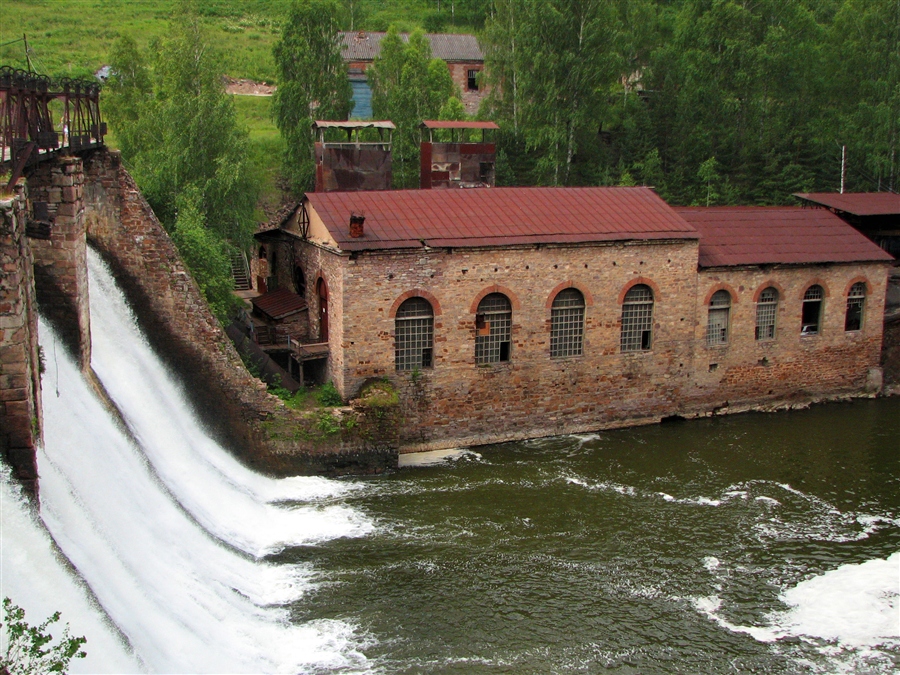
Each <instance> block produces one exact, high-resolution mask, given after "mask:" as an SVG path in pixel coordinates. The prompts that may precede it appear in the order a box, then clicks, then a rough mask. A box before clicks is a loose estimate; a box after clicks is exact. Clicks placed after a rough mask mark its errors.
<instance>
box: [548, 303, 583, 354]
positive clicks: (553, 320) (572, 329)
mask: <svg viewBox="0 0 900 675" xmlns="http://www.w3.org/2000/svg"><path fill="white" fill-rule="evenodd" d="M583 343H584V296H583V295H582V294H581V291H579V290H578V289H577V288H567V289H565V290H562V291H560V292H559V293H558V294H557V295H556V297H555V298H554V299H553V306H552V307H551V309H550V356H551V357H554V358H555V357H560V356H581V353H582V346H583Z"/></svg>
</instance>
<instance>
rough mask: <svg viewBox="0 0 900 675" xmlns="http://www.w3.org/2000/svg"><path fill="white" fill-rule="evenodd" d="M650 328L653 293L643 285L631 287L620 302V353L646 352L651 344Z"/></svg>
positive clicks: (651, 324)
mask: <svg viewBox="0 0 900 675" xmlns="http://www.w3.org/2000/svg"><path fill="white" fill-rule="evenodd" d="M652 328H653V291H652V290H651V289H650V287H649V286H647V285H645V284H638V285H637V286H632V287H631V288H630V289H629V290H628V292H627V293H626V294H625V300H624V301H623V302H622V336H621V340H620V345H621V349H622V351H623V352H644V351H648V350H649V349H650V345H651V342H652V337H651V331H652Z"/></svg>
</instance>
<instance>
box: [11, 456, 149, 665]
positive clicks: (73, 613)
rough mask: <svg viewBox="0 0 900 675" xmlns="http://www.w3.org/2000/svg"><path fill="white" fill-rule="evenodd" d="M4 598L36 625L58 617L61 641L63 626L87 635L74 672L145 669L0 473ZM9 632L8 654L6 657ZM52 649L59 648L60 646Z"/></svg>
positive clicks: (72, 632) (56, 634)
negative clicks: (58, 613) (22, 610)
mask: <svg viewBox="0 0 900 675" xmlns="http://www.w3.org/2000/svg"><path fill="white" fill-rule="evenodd" d="M0 529H2V532H3V536H2V538H0V597H4V598H6V597H8V598H10V599H11V600H12V601H13V603H14V604H16V605H18V606H19V607H21V608H22V609H24V610H25V620H26V621H27V622H28V623H29V624H30V625H32V626H34V625H37V624H39V623H41V622H42V621H43V620H44V619H46V618H47V617H49V616H50V615H51V614H53V613H54V612H57V611H58V612H60V613H61V617H60V621H59V623H56V624H52V625H51V626H50V632H51V633H52V634H53V635H54V637H56V638H57V639H58V637H59V635H60V634H61V633H62V631H61V627H62V626H65V625H66V624H69V634H70V635H72V636H73V637H78V636H84V637H86V638H87V643H86V644H85V645H84V647H83V649H84V651H85V652H87V657H86V658H84V659H74V660H73V661H72V663H71V666H70V668H69V672H72V673H133V672H139V671H143V670H144V668H143V666H142V664H141V663H140V661H139V660H138V659H137V658H136V656H135V655H134V653H133V651H132V650H131V648H130V647H129V646H128V645H127V644H125V642H124V641H123V639H122V637H121V635H120V634H119V633H118V631H116V629H115V627H114V626H113V625H112V624H111V623H110V622H109V619H108V618H107V617H106V615H105V614H104V613H103V611H102V610H101V609H100V608H99V607H98V606H97V605H96V603H95V602H94V601H93V599H92V598H91V596H90V592H89V591H88V589H87V588H86V587H85V586H84V584H82V583H80V581H79V580H78V579H77V578H75V577H73V576H72V573H71V571H70V570H69V569H68V568H67V567H66V565H65V563H64V562H63V561H62V560H60V557H59V554H58V552H57V551H56V549H55V548H54V546H53V542H52V540H51V539H50V535H49V534H48V533H47V531H46V530H45V529H44V527H43V525H42V524H41V523H40V522H39V520H38V519H37V517H36V516H35V514H34V512H33V510H32V508H31V507H30V505H29V504H28V502H27V500H26V499H25V498H24V497H23V496H22V494H21V492H20V490H19V488H18V486H15V485H13V484H12V483H11V479H10V477H9V475H8V473H7V471H6V470H3V471H2V472H0ZM5 638H6V631H5V629H4V630H3V631H2V639H3V644H2V650H3V653H5V652H6V643H5ZM52 644H56V641H54V642H53V643H52Z"/></svg>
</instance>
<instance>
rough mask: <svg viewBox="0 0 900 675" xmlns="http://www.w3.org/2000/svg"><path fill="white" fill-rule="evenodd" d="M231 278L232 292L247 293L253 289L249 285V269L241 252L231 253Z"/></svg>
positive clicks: (245, 257)
mask: <svg viewBox="0 0 900 675" xmlns="http://www.w3.org/2000/svg"><path fill="white" fill-rule="evenodd" d="M231 276H232V277H234V290H236V291H249V290H250V289H251V288H253V286H252V284H251V283H250V267H249V265H247V256H246V255H245V254H244V252H243V251H232V252H231Z"/></svg>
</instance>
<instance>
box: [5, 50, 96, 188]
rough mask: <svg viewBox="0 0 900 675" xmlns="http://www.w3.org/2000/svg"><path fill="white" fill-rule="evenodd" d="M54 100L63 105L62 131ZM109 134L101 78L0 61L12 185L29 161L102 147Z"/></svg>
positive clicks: (6, 163) (10, 181) (8, 169)
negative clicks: (53, 75)
mask: <svg viewBox="0 0 900 675" xmlns="http://www.w3.org/2000/svg"><path fill="white" fill-rule="evenodd" d="M52 101H60V102H61V104H62V106H61V108H62V118H61V120H60V126H61V129H60V130H59V131H57V130H56V129H55V128H54V126H53V113H52V112H51V110H50V104H51V102H52ZM105 135H106V124H105V123H104V122H103V121H102V120H101V119H100V85H99V83H96V82H91V81H89V80H79V79H71V78H62V79H59V80H52V79H50V78H49V77H45V76H43V75H37V74H36V73H30V72H28V71H25V70H19V69H16V68H10V67H9V66H0V171H3V172H6V171H10V172H11V176H10V180H9V185H8V187H10V188H11V187H12V186H13V185H14V184H15V183H16V181H17V180H19V178H20V177H21V176H22V173H23V172H24V171H25V167H26V166H29V165H31V164H35V163H37V162H40V161H42V160H43V159H47V158H49V157H51V156H53V155H54V154H56V153H58V152H62V151H66V152H69V153H71V152H78V151H79V150H86V149H88V148H95V147H98V146H101V145H103V137H104V136H105Z"/></svg>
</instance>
